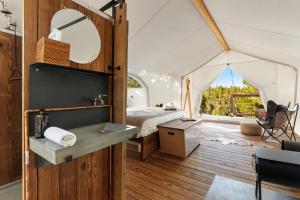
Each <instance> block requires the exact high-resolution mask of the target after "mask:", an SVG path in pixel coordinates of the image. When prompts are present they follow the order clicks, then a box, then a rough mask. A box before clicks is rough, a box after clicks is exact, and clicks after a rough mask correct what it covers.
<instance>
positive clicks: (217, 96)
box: [200, 80, 262, 116]
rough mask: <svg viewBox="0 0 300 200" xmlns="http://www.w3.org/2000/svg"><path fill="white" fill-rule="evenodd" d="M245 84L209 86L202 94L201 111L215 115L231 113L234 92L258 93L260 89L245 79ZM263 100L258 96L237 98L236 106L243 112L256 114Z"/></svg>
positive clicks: (238, 110)
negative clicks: (231, 100)
mask: <svg viewBox="0 0 300 200" xmlns="http://www.w3.org/2000/svg"><path fill="white" fill-rule="evenodd" d="M243 83H244V86H243V87H237V86H231V87H224V86H217V87H214V88H212V87H209V88H208V89H207V90H206V91H205V92H204V93H203V96H202V102H201V105H200V108H201V111H202V112H203V113H207V114H213V115H226V116H228V115H229V113H230V97H231V94H232V93H240V94H249V93H250V94H251V93H253V94H257V93H258V90H257V89H256V88H255V87H254V86H253V85H251V84H250V83H249V82H248V81H246V80H243ZM261 105H262V101H261V99H260V98H257V97H249V98H237V99H236V101H235V107H236V109H237V112H239V113H242V114H247V115H248V114H250V115H255V112H256V109H257V108H259V107H261Z"/></svg>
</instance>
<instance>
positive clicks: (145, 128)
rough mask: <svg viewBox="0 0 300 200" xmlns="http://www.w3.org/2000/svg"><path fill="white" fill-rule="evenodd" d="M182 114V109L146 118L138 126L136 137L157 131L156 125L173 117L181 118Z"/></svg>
mask: <svg viewBox="0 0 300 200" xmlns="http://www.w3.org/2000/svg"><path fill="white" fill-rule="evenodd" d="M184 115H185V112H184V111H177V112H169V113H168V114H166V115H161V116H157V117H152V118H148V119H146V120H145V121H144V122H143V124H142V126H141V127H139V133H138V135H137V137H138V138H139V137H145V136H148V135H151V134H152V133H155V132H157V131H158V128H157V126H158V125H159V124H163V123H166V122H169V121H172V120H175V119H179V118H182V117H184Z"/></svg>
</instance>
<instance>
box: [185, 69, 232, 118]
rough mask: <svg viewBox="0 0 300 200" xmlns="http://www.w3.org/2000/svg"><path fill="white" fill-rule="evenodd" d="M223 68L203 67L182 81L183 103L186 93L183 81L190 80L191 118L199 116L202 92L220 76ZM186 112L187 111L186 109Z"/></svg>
mask: <svg viewBox="0 0 300 200" xmlns="http://www.w3.org/2000/svg"><path fill="white" fill-rule="evenodd" d="M225 68H226V66H224V65H214V66H203V67H202V68H200V69H198V70H197V71H195V72H193V73H192V74H190V75H188V76H186V77H185V78H184V79H183V82H182V85H183V88H182V91H183V93H182V94H183V96H182V97H183V102H184V97H185V93H186V83H185V81H186V79H187V78H189V79H190V80H191V83H190V93H191V103H192V112H193V116H197V115H199V110H200V104H201V101H202V94H203V92H204V91H205V90H206V89H207V88H208V87H209V86H210V85H211V84H212V83H213V82H214V81H215V80H216V79H217V78H218V76H219V75H221V74H222V72H223V71H224V69H225ZM186 111H188V109H187V108H186Z"/></svg>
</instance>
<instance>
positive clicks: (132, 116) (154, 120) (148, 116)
mask: <svg viewBox="0 0 300 200" xmlns="http://www.w3.org/2000/svg"><path fill="white" fill-rule="evenodd" d="M183 116H184V111H180V110H175V111H165V110H164V109H161V108H148V107H147V108H139V109H129V110H127V117H126V123H127V124H129V125H133V126H136V127H138V128H139V133H138V135H137V138H135V139H132V140H131V141H134V142H137V143H138V144H139V145H140V146H139V148H138V151H139V152H140V153H141V155H140V156H141V159H142V160H144V159H145V158H147V157H148V156H149V155H150V154H152V153H153V152H155V151H156V150H158V149H159V139H158V137H159V136H158V129H157V126H158V125H159V124H163V123H166V122H169V121H172V120H175V119H179V118H182V117H183Z"/></svg>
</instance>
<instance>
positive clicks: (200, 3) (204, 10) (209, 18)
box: [193, 0, 230, 51]
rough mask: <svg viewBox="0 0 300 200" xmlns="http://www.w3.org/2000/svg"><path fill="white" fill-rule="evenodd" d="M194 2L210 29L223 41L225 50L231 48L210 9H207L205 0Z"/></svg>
mask: <svg viewBox="0 0 300 200" xmlns="http://www.w3.org/2000/svg"><path fill="white" fill-rule="evenodd" d="M193 3H194V5H195V6H196V8H197V10H198V11H199V13H200V14H201V16H202V17H203V19H204V20H205V21H206V23H207V24H208V26H209V27H210V29H211V30H212V31H213V33H214V34H215V35H216V37H217V38H218V40H219V42H220V43H221V45H222V46H223V48H224V50H225V51H229V50H230V48H229V46H228V44H227V42H226V41H225V39H224V37H223V35H222V33H221V31H220V29H219V28H218V26H217V24H216V23H215V21H214V19H213V18H212V16H211V15H210V13H209V11H208V10H207V8H206V6H205V4H204V2H203V0H193Z"/></svg>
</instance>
